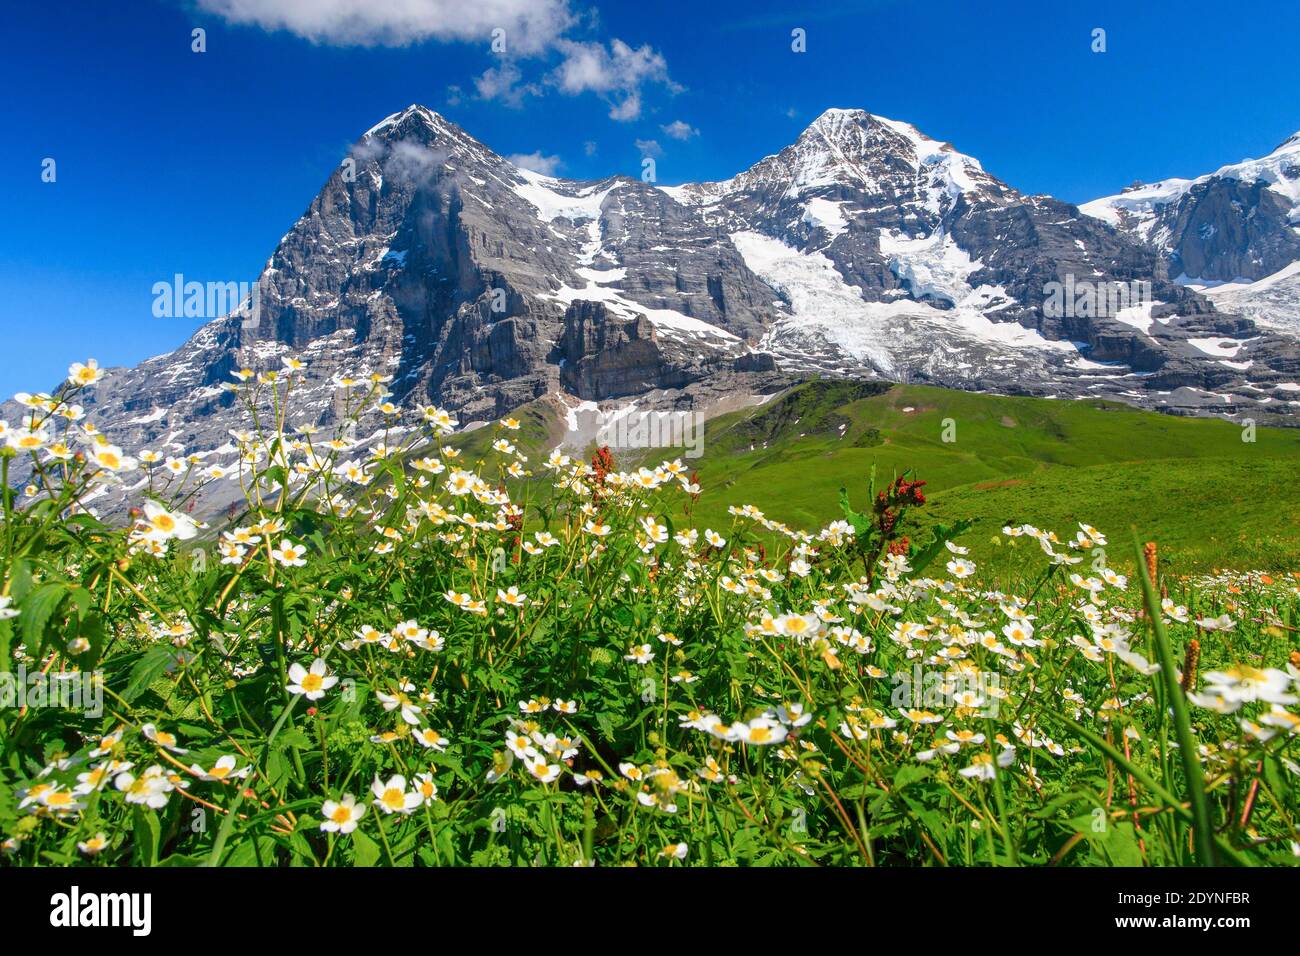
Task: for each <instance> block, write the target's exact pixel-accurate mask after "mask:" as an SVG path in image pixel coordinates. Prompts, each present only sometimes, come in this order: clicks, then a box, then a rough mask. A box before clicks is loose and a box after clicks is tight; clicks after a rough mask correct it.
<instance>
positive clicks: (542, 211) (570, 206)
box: [511, 169, 618, 222]
mask: <svg viewBox="0 0 1300 956" xmlns="http://www.w3.org/2000/svg"><path fill="white" fill-rule="evenodd" d="M519 175H520V177H521V178H522V179H523V182H520V183H516V184H514V185H513V186H512V187H511V188H512V189H513V190H514V192H515V194H516V195H518V196H519V197H520V198H521V199H523V200H524V201H525V202H528V203H530V204H532V206H533V207H534V208H535V209H536V210H537V218H539V219H541V220H542V221H543V222H551V221H552V220H555V219H568V220H569V221H570V222H581V221H582V220H586V219H599V218H600V207H601V204H602V203H604V201H605V197H606V196H608V195H609V194H610V192H611V191H612V190H614V189H615V188H616V187H617V185H618V184H617V183H614V184H613V185H610V186H607V187H606V188H604V189H601V188H600V187H599V186H587V187H585V188H583V189H578V190H575V191H572V192H564V191H563V189H562V187H564V186H565V185H566V184H565V183H564V181H563V180H559V179H554V178H552V177H550V176H543V175H542V174H541V173H535V172H533V171H532V170H530V169H520V170H519Z"/></svg>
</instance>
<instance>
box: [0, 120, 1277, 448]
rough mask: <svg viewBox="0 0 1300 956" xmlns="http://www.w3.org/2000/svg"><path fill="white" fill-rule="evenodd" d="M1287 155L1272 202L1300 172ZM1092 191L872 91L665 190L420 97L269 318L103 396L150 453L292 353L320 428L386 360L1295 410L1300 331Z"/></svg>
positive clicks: (380, 130)
mask: <svg viewBox="0 0 1300 956" xmlns="http://www.w3.org/2000/svg"><path fill="white" fill-rule="evenodd" d="M1275 155H1276V154H1275ZM1275 166H1276V170H1277V172H1276V177H1277V179H1267V180H1265V179H1263V178H1262V174H1261V179H1259V180H1257V181H1256V182H1257V184H1260V183H1262V185H1260V186H1259V189H1257V190H1256V191H1255V193H1253V194H1252V195H1254V196H1255V197H1256V199H1255V208H1257V209H1261V208H1267V209H1268V210H1274V209H1275V207H1274V206H1273V205H1266V204H1268V203H1275V202H1280V200H1277V199H1273V198H1270V199H1268V200H1262V199H1259V198H1258V197H1259V195H1261V194H1262V193H1264V192H1267V191H1269V190H1272V189H1273V186H1274V185H1275V184H1276V182H1278V181H1281V180H1285V182H1286V183H1290V182H1291V181H1292V180H1291V179H1289V178H1287V177H1288V175H1289V174H1288V173H1287V170H1288V169H1290V168H1291V167H1289V166H1287V165H1286V164H1285V162H1284V161H1282V160H1279V161H1278V162H1277V163H1276V164H1275ZM1270 168H1273V167H1270ZM1269 175H1273V174H1272V173H1270V174H1269ZM1209 188H1210V189H1214V188H1220V187H1215V186H1213V184H1210V187H1209ZM1222 188H1225V189H1226V188H1227V187H1226V186H1224V187H1222ZM1242 188H1243V189H1244V188H1245V187H1244V186H1242ZM1195 192H1196V187H1192V188H1189V189H1188V190H1187V191H1186V192H1185V194H1184V195H1186V196H1190V195H1192V194H1194V193H1195ZM1272 195H1273V194H1272V193H1270V196H1272ZM1093 205H1094V207H1095V208H1094V209H1093V210H1092V212H1093V214H1092V215H1082V214H1081V213H1080V210H1079V209H1078V208H1076V207H1074V206H1071V205H1069V204H1067V203H1064V202H1060V201H1058V200H1055V199H1052V198H1051V197H1048V196H1026V195H1023V194H1021V193H1020V192H1018V191H1017V190H1015V189H1014V188H1012V187H1011V186H1009V185H1007V184H1006V183H1003V182H1001V181H1000V180H998V179H997V178H995V177H994V176H992V175H990V174H989V173H987V172H986V171H985V170H984V169H983V168H982V166H981V165H980V163H979V162H978V161H977V160H975V159H973V158H972V157H969V156H966V155H963V154H962V153H959V152H957V151H956V150H954V149H953V148H952V147H951V146H950V145H948V144H946V143H941V142H939V141H936V140H933V139H930V138H929V137H927V136H925V135H924V134H922V133H921V132H919V131H918V130H916V129H915V128H913V127H912V126H909V125H908V124H906V123H901V122H897V121H894V120H888V119H884V118H882V117H877V116H873V115H871V114H869V113H866V112H864V111H861V110H838V109H835V110H828V111H827V112H825V113H823V114H822V115H821V116H820V117H818V118H817V120H816V121H815V122H813V123H812V125H811V126H809V127H808V128H807V129H806V130H805V131H804V132H803V133H802V134H801V135H800V136H799V138H798V139H797V140H796V141H795V142H794V143H792V144H791V145H789V146H787V147H786V148H784V149H782V150H781V151H780V152H778V153H776V154H775V155H772V156H768V157H766V158H764V159H762V160H760V161H759V162H757V163H756V164H755V165H753V166H752V167H750V168H749V169H748V170H745V171H744V172H742V173H740V174H738V175H736V176H735V177H733V178H731V179H729V180H726V181H724V182H717V183H698V184H686V185H682V186H658V185H656V184H654V183H646V182H642V181H641V180H639V179H633V178H628V177H622V176H617V177H611V178H609V179H605V180H600V181H597V182H575V181H570V180H564V179H556V178H551V177H546V176H541V175H539V174H536V173H533V172H529V171H527V170H523V169H520V168H518V167H516V166H514V165H513V164H511V163H510V162H509V161H507V160H506V159H504V158H502V157H501V156H499V155H497V154H496V153H494V152H493V151H492V150H490V149H489V148H488V147H487V146H485V145H483V144H482V143H480V142H478V141H477V140H475V139H474V138H473V137H472V136H470V135H469V134H468V133H466V132H465V131H464V130H462V129H461V128H460V127H458V126H456V125H455V124H454V123H451V122H450V121H448V120H447V119H445V118H443V117H442V116H439V115H438V114H437V113H434V112H433V111H431V110H428V109H426V108H424V107H420V106H412V107H409V108H408V109H405V110H403V111H401V112H399V113H395V114H393V115H391V116H389V117H387V118H385V119H384V120H383V121H382V122H380V123H378V124H377V125H376V126H374V127H373V128H371V129H370V130H368V131H367V132H366V133H365V134H364V135H363V136H362V137H361V139H360V140H359V141H358V142H357V143H356V145H355V146H354V147H353V149H352V151H351V154H350V155H349V157H348V158H347V159H346V161H345V162H344V163H343V164H341V165H340V167H339V168H338V169H337V170H336V171H335V172H334V173H333V174H332V175H331V176H330V178H329V180H328V181H327V182H326V183H325V185H324V187H323V189H322V190H321V192H320V194H319V195H318V196H317V197H316V198H315V199H314V200H313V201H312V203H311V205H310V206H309V207H308V208H307V210H306V212H305V213H304V214H303V216H302V217H301V218H300V219H299V220H298V221H297V222H296V223H294V225H293V226H292V228H291V229H290V230H289V232H288V233H287V234H286V235H285V236H284V237H283V238H282V239H281V240H280V242H279V244H278V245H277V246H276V248H275V250H274V252H273V254H272V255H271V257H270V259H269V260H268V262H267V264H266V266H265V268H264V270H263V271H262V274H261V276H260V277H259V279H258V282H257V293H258V296H257V297H258V306H259V308H258V312H257V317H256V320H255V321H250V320H249V319H248V318H247V317H246V316H243V315H229V316H226V317H224V318H220V319H216V320H214V321H212V322H210V323H208V324H207V325H205V326H204V327H203V328H201V329H200V330H199V331H198V332H197V333H196V334H195V335H194V336H193V337H192V338H191V339H190V341H189V342H187V343H185V344H184V345H182V346H181V347H180V348H178V349H177V350H176V351H174V352H172V353H170V354H167V355H163V356H159V357H157V358H154V359H150V360H148V361H146V362H144V363H142V364H141V365H139V366H137V367H136V368H134V369H115V370H112V371H111V372H110V374H109V375H108V377H107V379H106V380H105V381H104V382H103V383H101V384H100V385H99V386H98V387H97V389H96V390H95V392H94V395H93V397H92V398H91V399H90V402H89V403H88V411H90V412H91V413H92V414H93V415H94V417H95V420H96V421H97V423H98V424H99V425H100V427H102V428H103V429H104V430H105V431H106V432H107V433H108V434H109V435H110V436H112V437H114V438H116V439H118V440H120V441H121V442H122V443H124V444H125V443H129V444H130V445H131V446H133V447H139V446H140V445H144V444H148V445H151V446H153V447H155V448H156V449H157V450H159V451H160V452H163V453H171V452H172V451H173V450H174V449H179V448H182V447H183V448H185V449H186V450H194V449H196V448H197V449H204V448H213V447H220V446H223V445H225V444H226V443H227V438H226V433H227V431H228V430H229V429H231V428H234V427H237V425H238V424H239V423H240V422H241V420H242V411H241V410H239V409H236V408H233V407H232V402H233V400H232V397H231V395H230V394H229V393H228V392H227V391H226V390H225V389H224V388H223V385H225V384H226V383H227V382H229V381H230V380H231V378H230V376H231V373H232V372H233V371H236V370H238V369H241V368H245V367H247V368H253V369H258V368H268V367H278V366H279V365H280V359H281V358H283V357H287V356H294V357H297V358H299V359H302V360H303V361H305V362H306V365H307V367H306V370H305V372H303V373H302V379H303V381H302V384H301V385H300V386H297V387H296V388H295V392H296V394H297V396H298V397H297V398H296V399H295V407H296V408H297V409H298V416H299V418H298V422H299V423H323V422H328V421H329V420H331V418H332V417H334V416H335V415H336V414H337V413H338V410H339V403H340V401H341V398H340V391H339V389H338V388H337V387H336V386H335V384H334V382H333V379H334V377H335V376H337V375H339V374H343V373H346V374H352V375H363V374H366V373H381V374H384V375H391V376H392V379H393V380H392V384H391V386H390V387H391V390H392V392H393V395H394V399H393V400H394V402H395V403H397V404H399V405H407V406H409V405H414V404H422V403H426V402H437V403H440V404H443V405H445V406H448V407H450V408H452V409H453V410H455V411H457V413H458V415H459V417H460V419H461V420H462V421H471V420H474V419H487V418H491V417H494V416H499V415H501V414H504V413H505V412H506V411H508V410H510V409H512V408H515V407H517V406H519V405H520V404H522V403H524V402H527V401H529V400H532V399H536V398H539V397H541V396H545V395H557V396H561V397H564V398H566V399H570V400H571V399H572V398H577V399H580V400H584V401H602V400H608V399H616V398H626V397H628V396H637V397H638V399H637V400H638V401H640V402H643V403H645V404H650V405H660V406H663V405H672V406H675V407H695V408H701V409H708V408H710V407H713V406H715V405H717V404H718V403H722V402H725V401H728V400H731V399H733V398H734V396H736V395H738V394H739V395H744V394H749V395H754V394H770V393H771V392H773V391H775V390H776V389H778V388H780V387H781V386H782V385H784V384H787V383H790V382H792V381H794V380H796V379H798V378H800V377H806V376H807V375H808V374H810V373H813V372H818V373H830V374H845V375H856V376H863V377H881V378H887V379H895V380H911V381H927V382H932V383H935V384H941V385H948V386H953V387H959V388H970V389H982V390H991V391H1002V392H1016V393H1022V394H1037V395H1051V396H1060V397H1081V396H1089V397H1098V398H1111V399H1118V400H1122V401H1127V402H1132V403H1135V404H1140V405H1145V406H1149V407H1158V408H1162V409H1165V410H1168V411H1174V412H1178V413H1219V414H1238V413H1242V414H1245V413H1249V414H1250V415H1253V416H1255V417H1257V418H1259V419H1260V420H1262V421H1263V420H1269V419H1270V418H1273V417H1281V418H1288V417H1289V416H1292V415H1294V413H1295V412H1296V411H1297V410H1298V409H1300V401H1291V400H1289V399H1291V398H1292V397H1293V396H1296V393H1295V391H1294V390H1291V389H1287V388H1283V389H1281V390H1279V388H1278V386H1285V385H1287V384H1289V383H1292V382H1295V381H1298V380H1300V349H1297V346H1296V342H1295V340H1294V339H1293V338H1290V337H1286V336H1282V335H1278V334H1275V333H1272V332H1267V331H1262V330H1261V329H1259V328H1256V327H1255V326H1254V325H1253V323H1252V322H1250V321H1249V320H1248V319H1244V318H1242V317H1240V316H1237V315H1233V314H1229V313H1225V312H1220V311H1217V310H1215V308H1214V306H1213V305H1212V303H1211V301H1210V300H1209V299H1207V298H1206V297H1205V296H1204V295H1202V294H1200V293H1198V292H1197V291H1196V290H1194V289H1192V288H1190V287H1188V286H1186V285H1185V284H1180V283H1178V282H1174V281H1171V280H1170V278H1169V275H1170V271H1169V268H1168V265H1167V261H1166V258H1167V255H1168V254H1167V253H1166V252H1164V251H1163V250H1162V248H1156V247H1153V246H1151V245H1148V244H1147V243H1146V242H1145V240H1146V239H1147V238H1149V236H1148V235H1142V236H1136V237H1135V236H1134V235H1131V234H1130V232H1131V230H1129V229H1128V228H1127V226H1126V225H1125V223H1124V221H1123V220H1122V219H1121V216H1122V215H1123V214H1126V212H1125V213H1123V214H1122V213H1121V212H1119V211H1117V210H1119V209H1121V208H1123V209H1125V210H1127V207H1121V206H1114V207H1111V206H1096V204H1093ZM1153 208H1154V207H1153ZM1162 208H1163V207H1160V208H1159V209H1155V211H1153V212H1152V213H1151V216H1152V217H1154V219H1160V217H1162V216H1163V215H1164V213H1163V212H1162V211H1161V209H1162ZM1279 208H1280V207H1279ZM1292 208H1294V207H1292ZM1108 210H1110V211H1109V212H1108ZM1111 212H1113V213H1114V215H1113V216H1111ZM1274 214H1275V213H1274V212H1270V213H1269V215H1274ZM1276 215H1281V213H1276ZM1097 216H1101V218H1096V217H1097ZM1108 216H1110V219H1109V220H1107V217H1108ZM1116 220H1119V221H1118V222H1117V221H1116ZM1116 225H1119V226H1120V227H1121V228H1118V229H1117V228H1115V226H1116ZM1164 228H1165V227H1163V226H1159V227H1157V226H1155V225H1152V226H1151V228H1149V229H1148V230H1147V232H1148V233H1155V232H1157V231H1159V230H1163V229H1164ZM1160 234H1162V235H1163V232H1161V233H1160ZM1171 235H1172V233H1171ZM1170 248H1171V249H1173V248H1184V249H1185V248H1190V247H1188V246H1186V245H1185V244H1184V246H1177V247H1176V246H1171V247H1170ZM1270 248H1273V247H1272V246H1270ZM1182 255H1184V256H1186V255H1187V253H1186V252H1184V253H1182ZM1268 261H1270V262H1271V261H1272V260H1268ZM1110 287H1122V289H1121V291H1124V292H1125V296H1122V297H1120V298H1119V299H1116V297H1115V296H1114V295H1111V296H1110V298H1109V299H1108V298H1107V296H1106V294H1105V290H1106V289H1108V288H1110ZM1130 289H1132V290H1134V296H1133V297H1132V298H1129V297H1127V290H1130ZM1098 292H1100V293H1101V294H1100V298H1098V297H1097V295H1095V294H1094V293H1098ZM1090 295H1091V296H1092V298H1091V299H1090V298H1089V296H1090ZM1296 397H1300V396H1296ZM10 417H11V420H12V415H11V416H10Z"/></svg>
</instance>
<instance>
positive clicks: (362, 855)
mask: <svg viewBox="0 0 1300 956" xmlns="http://www.w3.org/2000/svg"><path fill="white" fill-rule="evenodd" d="M352 846H353V848H354V850H355V853H356V856H355V857H354V858H353V863H354V864H355V865H356V866H374V865H375V864H376V863H378V862H379V854H380V852H381V851H380V849H379V844H378V843H376V842H375V841H374V840H372V839H370V837H368V836H366V835H365V833H364V832H363V831H361V830H353V831H352Z"/></svg>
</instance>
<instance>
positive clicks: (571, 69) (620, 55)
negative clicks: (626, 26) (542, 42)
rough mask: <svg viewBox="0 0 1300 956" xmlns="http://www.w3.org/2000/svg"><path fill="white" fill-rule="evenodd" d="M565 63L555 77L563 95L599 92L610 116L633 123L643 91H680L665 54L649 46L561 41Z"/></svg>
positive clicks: (638, 112) (559, 43)
mask: <svg viewBox="0 0 1300 956" xmlns="http://www.w3.org/2000/svg"><path fill="white" fill-rule="evenodd" d="M556 46H557V47H558V48H559V50H560V52H561V53H563V54H564V60H563V62H561V63H560V65H559V66H558V67H557V68H556V69H555V71H554V73H553V74H552V76H551V78H552V82H554V83H555V85H556V86H558V87H559V88H560V90H561V91H562V92H564V93H568V94H570V95H572V96H576V95H577V94H579V93H597V94H599V95H601V96H603V97H605V98H606V99H607V100H608V101H609V102H610V111H609V117H610V119H614V120H634V119H636V118H637V117H639V116H640V115H641V88H642V87H643V86H645V85H647V84H650V83H659V84H662V85H663V86H664V87H666V88H667V89H668V90H670V91H671V92H674V93H675V92H677V91H678V90H680V89H681V87H680V86H678V85H677V84H676V83H674V82H673V81H672V80H671V79H670V78H669V76H668V63H667V61H665V60H664V58H663V54H661V53H658V52H657V51H655V50H654V49H653V48H652V47H651V46H650V45H649V44H644V45H642V46H640V47H632V46H631V45H629V44H627V43H624V42H623V41H622V40H619V39H617V38H615V39H613V40H611V41H610V42H609V46H608V47H606V46H605V44H603V43H599V42H596V43H580V42H578V41H576V40H560V41H558V42H557V43H556Z"/></svg>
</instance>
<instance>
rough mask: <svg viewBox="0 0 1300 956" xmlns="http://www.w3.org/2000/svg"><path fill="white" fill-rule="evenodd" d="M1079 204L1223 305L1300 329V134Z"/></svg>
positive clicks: (1288, 329) (1285, 328)
mask: <svg viewBox="0 0 1300 956" xmlns="http://www.w3.org/2000/svg"><path fill="white" fill-rule="evenodd" d="M1079 208H1080V209H1081V210H1082V211H1083V212H1084V213H1085V214H1087V215H1089V216H1093V217H1096V218H1098V219H1100V220H1101V221H1103V222H1106V223H1109V224H1110V225H1112V226H1114V227H1115V228H1116V229H1118V230H1119V231H1121V232H1122V233H1124V234H1125V235H1126V236H1128V237H1130V238H1132V239H1134V240H1136V241H1137V242H1139V243H1141V244H1142V245H1144V246H1146V247H1147V248H1148V249H1150V250H1151V251H1153V252H1155V253H1156V254H1157V255H1159V256H1160V257H1161V258H1162V259H1163V260H1164V262H1165V265H1166V268H1167V270H1168V273H1169V275H1171V276H1174V277H1175V281H1177V282H1179V283H1181V284H1184V285H1186V286H1187V287H1189V288H1191V289H1194V290H1196V291H1198V292H1201V293H1203V294H1204V295H1205V296H1206V297H1207V298H1208V299H1209V300H1210V301H1212V302H1213V303H1214V304H1215V305H1216V306H1217V307H1218V308H1219V310H1220V311H1223V312H1234V313H1238V314H1240V315H1242V316H1244V317H1246V318H1249V319H1252V320H1254V321H1255V322H1257V323H1258V324H1259V326H1261V327H1264V328H1267V329H1271V330H1277V331H1281V332H1284V333H1287V334H1288V335H1289V336H1291V337H1294V336H1296V335H1297V334H1300V133H1297V134H1296V135H1294V136H1292V137H1291V138H1290V139H1288V140H1287V141H1286V142H1284V143H1283V144H1282V145H1280V146H1279V147H1278V148H1277V149H1275V150H1273V152H1271V153H1269V154H1268V155H1267V156H1265V157H1263V158H1262V159H1247V160H1243V161H1242V162H1240V163H1235V164H1233V165H1229V166H1224V167H1223V168H1222V169H1219V170H1218V171H1216V172H1214V173H1210V174H1207V175H1205V176H1200V177H1197V178H1196V179H1166V180H1162V181H1160V182H1158V183H1153V184H1151V185H1143V184H1140V183H1139V184H1135V185H1133V186H1131V187H1129V188H1128V189H1126V190H1125V191H1124V192H1122V193H1120V194H1119V195H1117V196H1107V197H1105V198H1103V199H1097V200H1094V201H1093V202H1090V203H1085V204H1084V205H1083V206H1080V207H1079Z"/></svg>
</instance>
